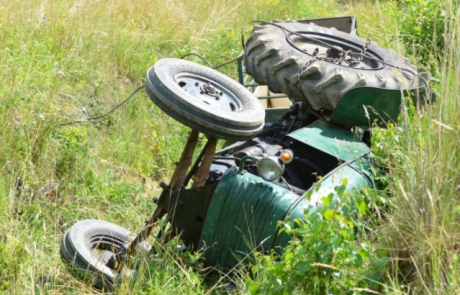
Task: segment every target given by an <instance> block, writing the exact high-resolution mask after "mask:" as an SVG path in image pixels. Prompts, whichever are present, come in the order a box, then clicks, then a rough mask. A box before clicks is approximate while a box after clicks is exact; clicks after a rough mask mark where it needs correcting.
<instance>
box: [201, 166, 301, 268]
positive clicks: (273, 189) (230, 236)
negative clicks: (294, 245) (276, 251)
mask: <svg viewBox="0 0 460 295" xmlns="http://www.w3.org/2000/svg"><path fill="white" fill-rule="evenodd" d="M301 198H302V197H301V196H299V195H296V194H294V193H292V192H290V191H288V190H286V189H284V188H282V187H280V186H277V185H275V184H273V183H270V182H266V181H264V180H263V179H262V178H260V177H258V176H255V175H253V174H250V173H247V172H243V173H239V172H238V170H237V169H236V168H235V169H231V170H230V171H228V172H227V173H226V174H225V176H224V177H223V178H222V181H221V182H220V183H219V185H218V186H217V188H216V190H215V193H214V196H213V198H212V200H211V204H210V207H209V209H208V214H207V216H206V220H205V223H204V226H203V231H202V234H201V237H200V243H199V248H201V247H205V246H206V248H207V250H206V251H205V261H206V264H208V265H219V266H221V267H224V268H232V267H233V266H235V265H236V263H237V262H238V261H240V260H241V259H242V258H244V257H245V256H246V255H247V254H248V253H249V252H250V251H251V250H252V249H254V248H255V246H259V245H260V247H259V248H258V251H263V250H267V249H271V248H272V247H273V243H274V241H275V236H276V233H277V221H278V220H283V219H284V218H285V217H286V214H287V212H288V209H289V208H290V206H291V205H292V204H293V203H295V202H297V201H298V200H299V199H301Z"/></svg>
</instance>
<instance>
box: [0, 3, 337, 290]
mask: <svg viewBox="0 0 460 295" xmlns="http://www.w3.org/2000/svg"><path fill="white" fill-rule="evenodd" d="M0 6H1V7H2V9H1V12H0V48H1V51H0V65H1V67H0V77H2V79H1V82H2V87H1V89H0V124H1V126H2V128H0V142H1V144H0V167H1V169H0V203H1V205H2V206H1V207H0V208H1V209H0V239H1V241H2V243H1V245H0V292H5V293H12V294H33V293H36V294H45V293H47V294H53V293H54V294H59V293H62V294H84V293H93V292H96V291H95V290H93V289H91V288H90V287H89V286H88V285H85V284H82V283H81V282H79V281H78V280H76V279H74V278H73V277H72V276H71V275H70V273H69V272H68V271H67V269H66V268H65V267H64V265H63V264H62V263H61V262H60V258H59V252H58V251H59V244H60V240H61V237H62V234H63V233H64V232H65V230H66V229H68V228H69V226H71V225H72V224H73V223H75V222H76V221H77V220H81V219H86V218H98V219H103V220H108V221H111V222H114V223H117V224H120V225H123V226H124V227H126V228H129V229H131V230H133V231H138V230H139V229H141V228H142V225H143V224H144V219H145V218H147V217H148V216H149V214H150V213H151V212H152V210H153V209H154V205H153V204H152V202H151V198H152V197H153V196H156V195H157V194H158V192H159V190H158V183H159V181H161V180H167V178H168V176H170V173H171V170H172V168H173V165H174V162H175V161H177V159H178V156H179V155H180V151H181V148H182V145H183V143H184V140H185V138H186V135H187V132H188V130H187V128H186V127H183V126H181V125H180V124H178V123H176V122H175V121H174V120H172V119H170V118H169V117H168V116H166V115H165V114H163V113H162V112H160V111H159V110H158V109H157V108H156V107H155V106H154V104H153V103H151V102H150V100H149V99H148V97H147V96H146V95H145V94H138V95H137V96H136V97H135V98H134V99H133V100H132V101H130V102H129V103H128V104H127V105H125V106H124V107H122V108H120V109H119V110H117V111H116V113H114V114H113V115H111V116H110V117H108V118H106V119H103V120H100V121H98V122H95V123H92V124H88V123H86V124H80V125H74V126H66V127H61V128H59V127H57V124H59V123H63V122H66V121H68V120H75V119H81V118H84V117H88V116H96V115H100V114H102V113H104V112H105V111H107V110H109V109H110V108H111V107H112V106H114V105H115V104H116V103H118V102H120V101H121V100H122V99H124V98H125V97H127V96H128V95H129V93H131V92H132V91H133V90H134V89H135V88H136V87H138V86H139V85H141V84H142V83H143V81H144V77H145V73H146V71H147V69H148V68H149V67H150V66H152V65H153V64H154V62H155V61H156V60H158V59H159V58H164V57H180V56H182V55H184V54H186V53H188V52H191V51H196V52H199V53H201V54H203V55H204V56H206V57H207V58H208V59H209V60H210V61H211V62H212V63H213V64H218V63H221V62H224V61H227V60H229V59H232V58H234V57H236V56H237V55H238V54H239V53H240V51H241V45H240V39H239V34H240V30H241V27H242V25H243V24H244V23H245V22H247V21H249V20H252V19H263V20H271V19H274V18H279V19H286V18H292V19H296V18H305V17H318V16H320V15H326V14H331V12H330V11H329V10H328V6H329V4H328V3H323V4H321V5H320V4H317V3H315V2H312V3H310V4H309V5H304V3H302V2H301V1H299V2H295V1H294V2H289V1H286V2H285V1H276V0H274V1H236V0H226V1H215V0H208V1H205V0H198V1H193V2H190V1H185V0H182V1H180V0H179V1H160V0H154V1H134V2H127V1H106V0H102V1H88V0H82V1H65V0H63V1H30V0H26V1H22V2H21V3H20V5H19V4H18V3H16V2H14V1H1V5H0ZM191 60H194V59H193V58H192V59H191ZM195 60H196V59H195ZM196 61H198V60H196ZM224 72H225V73H227V74H229V75H231V76H233V77H236V72H237V69H236V66H235V65H232V66H228V67H226V68H225V69H224ZM168 251H171V253H172V254H173V255H175V256H174V257H175V259H176V260H177V261H179V262H180V260H178V259H177V255H178V254H177V253H175V252H174V247H173V246H171V247H170V248H168ZM181 259H182V260H184V259H185V258H181ZM185 260H186V259H185ZM180 264H182V265H183V267H184V268H185V271H186V272H187V273H189V276H190V277H191V278H192V281H190V280H184V278H186V277H187V276H185V274H184V273H182V272H181V271H180V269H179V267H178V266H177V264H176V263H175V262H174V260H173V259H171V258H170V257H169V256H164V257H162V258H161V259H158V260H154V261H153V262H150V264H146V265H145V267H144V269H145V270H146V271H145V272H143V273H140V274H139V276H140V277H142V276H144V277H145V279H139V280H128V281H130V282H129V284H131V286H128V285H125V286H123V287H122V288H121V289H120V290H119V291H118V293H120V294H127V293H130V291H129V290H131V292H133V293H136V292H140V293H142V292H144V293H145V294H147V293H148V292H151V293H163V294H168V293H169V294H178V293H184V294H192V293H193V294H195V293H198V294H199V293H204V292H205V290H207V289H209V288H212V286H213V285H214V283H212V281H211V282H204V281H203V277H202V276H201V273H200V271H199V269H200V266H199V265H198V266H197V267H196V268H193V267H192V266H189V264H187V263H186V261H184V262H183V263H182V262H180ZM136 282H137V283H136Z"/></svg>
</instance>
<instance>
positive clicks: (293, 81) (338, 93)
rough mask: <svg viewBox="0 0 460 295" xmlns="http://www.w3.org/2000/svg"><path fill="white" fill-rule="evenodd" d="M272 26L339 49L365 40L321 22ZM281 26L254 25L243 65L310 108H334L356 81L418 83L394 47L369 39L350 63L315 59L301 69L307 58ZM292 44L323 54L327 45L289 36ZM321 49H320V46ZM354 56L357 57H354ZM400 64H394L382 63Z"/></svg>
mask: <svg viewBox="0 0 460 295" xmlns="http://www.w3.org/2000/svg"><path fill="white" fill-rule="evenodd" d="M276 25H277V26H280V27H282V28H285V29H287V30H289V31H297V32H299V33H300V32H302V34H304V35H305V36H308V37H314V38H317V39H319V40H321V41H324V42H327V43H329V44H332V45H334V46H338V47H340V48H341V49H343V50H345V51H347V50H352V51H353V52H358V53H359V52H361V51H362V49H363V48H364V46H365V45H366V40H364V39H362V38H359V37H358V36H356V35H350V34H347V33H344V32H340V31H338V30H336V29H335V28H324V27H320V26H317V25H314V24H312V23H308V24H307V23H300V22H278V23H276ZM286 38H287V37H286V34H285V32H284V31H283V29H281V28H279V27H276V26H274V25H271V24H264V25H259V26H255V27H254V29H253V31H252V34H251V36H250V37H249V39H248V40H247V42H246V46H245V63H246V71H247V73H248V74H250V75H251V76H253V78H254V80H255V81H256V82H257V83H258V84H262V85H267V86H268V88H269V89H270V90H271V91H272V92H275V93H284V94H286V95H287V96H289V98H291V100H293V101H304V102H306V103H307V104H308V105H310V106H311V107H312V108H313V109H315V110H326V111H333V110H334V109H335V107H336V106H337V104H338V102H339V101H340V99H341V98H342V97H343V95H344V94H345V93H347V92H348V91H350V90H351V89H353V88H356V87H371V88H381V89H392V90H394V89H405V90H413V89H416V88H419V87H420V83H421V81H419V78H418V76H417V74H416V73H417V69H416V68H415V67H414V66H412V65H410V64H409V62H408V60H407V59H404V58H402V57H400V56H398V55H397V54H396V53H395V52H394V51H391V50H388V49H385V48H382V47H380V46H379V45H378V44H377V43H376V42H371V44H370V46H369V48H368V50H367V53H366V55H369V56H370V57H372V58H374V59H376V60H377V61H375V60H371V59H368V58H364V59H363V61H362V62H361V63H360V64H359V65H358V66H355V67H351V66H348V65H347V64H345V63H342V64H340V65H339V64H335V63H330V62H326V61H315V62H313V63H312V64H311V65H310V66H309V67H308V68H307V69H306V70H305V71H303V72H302V73H301V74H300V75H299V73H300V70H301V68H302V67H303V66H304V65H305V64H306V63H307V62H308V61H309V60H311V59H312V56H311V55H307V54H305V53H302V52H300V51H299V50H298V49H296V48H294V47H292V46H291V45H290V44H289V43H288V41H287V40H286ZM289 38H290V40H291V42H292V43H294V44H295V45H296V46H297V47H299V48H300V49H302V50H303V51H306V52H307V53H309V54H312V53H313V51H314V50H315V48H318V47H319V49H320V53H319V54H318V56H326V55H327V53H326V50H327V49H328V46H326V45H324V43H321V42H315V41H312V40H310V39H305V38H300V37H297V36H296V35H292V36H291V37H289ZM322 51H323V52H322ZM355 58H357V57H355ZM382 62H384V63H388V64H392V65H395V66H397V67H400V68H402V69H404V70H409V71H410V72H409V71H404V70H403V71H401V70H396V69H394V68H393V67H390V66H388V65H385V64H384V63H382Z"/></svg>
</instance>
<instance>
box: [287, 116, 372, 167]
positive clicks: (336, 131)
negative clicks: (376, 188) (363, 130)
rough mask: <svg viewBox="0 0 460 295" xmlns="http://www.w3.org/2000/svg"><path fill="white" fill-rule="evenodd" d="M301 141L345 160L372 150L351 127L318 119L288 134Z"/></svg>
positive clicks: (359, 156) (350, 159)
mask: <svg viewBox="0 0 460 295" xmlns="http://www.w3.org/2000/svg"><path fill="white" fill-rule="evenodd" d="M288 137H290V138H293V139H295V140H297V141H299V142H301V143H304V144H306V145H308V146H310V147H312V148H315V149H317V150H319V151H321V152H324V153H326V154H328V155H330V156H333V157H336V158H338V159H340V160H342V161H343V162H348V161H353V160H356V159H359V158H361V157H362V156H364V155H366V154H369V153H370V152H371V150H370V149H369V147H368V146H367V145H366V144H365V143H364V142H362V141H360V140H359V139H358V138H356V136H354V135H353V133H351V132H350V130H349V129H346V128H344V127H343V126H340V125H334V124H331V123H329V122H326V121H325V120H318V121H316V122H314V123H312V124H310V125H308V126H306V127H304V128H301V129H298V130H296V131H294V132H292V133H290V134H289V135H288Z"/></svg>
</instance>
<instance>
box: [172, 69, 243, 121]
mask: <svg viewBox="0 0 460 295" xmlns="http://www.w3.org/2000/svg"><path fill="white" fill-rule="evenodd" d="M176 82H177V84H178V85H179V86H180V87H181V88H182V89H183V90H184V91H185V92H187V93H188V94H189V95H191V96H192V97H193V98H194V99H196V101H197V103H201V104H206V105H209V106H211V107H214V108H217V109H220V110H223V111H227V112H237V111H240V110H241V109H242V108H243V104H242V102H241V100H240V99H239V98H238V97H237V96H236V95H234V94H233V93H231V92H230V90H229V89H227V87H225V86H224V85H222V84H220V83H218V82H217V81H214V80H212V79H209V78H208V77H204V76H201V75H197V74H191V73H180V74H178V75H176Z"/></svg>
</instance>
